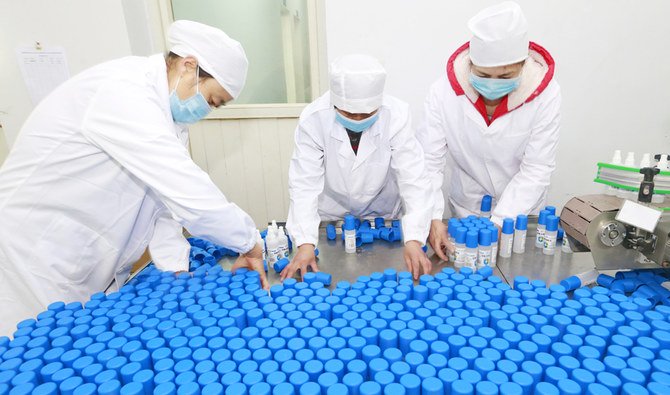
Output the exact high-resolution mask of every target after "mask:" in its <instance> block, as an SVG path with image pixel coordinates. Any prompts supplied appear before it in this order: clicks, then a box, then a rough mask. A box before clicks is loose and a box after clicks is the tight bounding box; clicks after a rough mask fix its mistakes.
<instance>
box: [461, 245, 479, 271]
mask: <svg viewBox="0 0 670 395" xmlns="http://www.w3.org/2000/svg"><path fill="white" fill-rule="evenodd" d="M463 266H464V267H469V268H471V269H474V268H476V267H477V251H476V250H475V251H467V250H466V251H465V262H464V264H463Z"/></svg>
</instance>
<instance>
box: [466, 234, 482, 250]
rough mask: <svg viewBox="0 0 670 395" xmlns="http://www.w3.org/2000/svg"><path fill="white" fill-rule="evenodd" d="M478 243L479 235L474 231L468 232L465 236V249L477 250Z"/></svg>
mask: <svg viewBox="0 0 670 395" xmlns="http://www.w3.org/2000/svg"><path fill="white" fill-rule="evenodd" d="M478 243H479V233H477V232H476V231H468V233H466V235H465V246H466V247H467V248H477V245H478Z"/></svg>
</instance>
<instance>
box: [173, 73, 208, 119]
mask: <svg viewBox="0 0 670 395" xmlns="http://www.w3.org/2000/svg"><path fill="white" fill-rule="evenodd" d="M199 71H200V68H199V67H198V68H197V71H196V77H195V78H196V81H199V80H200V78H199V77H200V73H199ZM179 81H181V76H179V79H177V84H176V85H175V87H174V89H173V90H172V93H171V94H170V111H172V119H174V121H175V122H177V123H185V124H192V123H196V122H198V121H199V120H201V119H203V118H204V117H206V116H207V114H209V113H210V111H212V107H210V106H209V103H207V99H205V96H203V95H202V93H200V89H199V87H200V84H199V83H196V86H195V95H193V96H191V97H189V98H187V99H184V100H182V99H180V98H179V96H177V87H178V86H179Z"/></svg>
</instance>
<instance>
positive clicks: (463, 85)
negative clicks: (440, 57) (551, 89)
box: [447, 42, 555, 124]
mask: <svg viewBox="0 0 670 395" xmlns="http://www.w3.org/2000/svg"><path fill="white" fill-rule="evenodd" d="M528 51H529V57H528V59H527V60H526V62H525V63H524V66H523V71H522V73H521V82H520V85H519V87H518V88H517V89H516V90H515V91H514V92H512V93H511V94H509V95H508V96H506V97H505V98H503V102H501V104H500V106H499V109H497V110H496V113H495V114H493V118H492V119H491V120H488V117H487V116H486V109H485V106H484V103H483V102H482V101H481V100H480V97H479V93H477V91H475V89H474V88H473V87H472V85H471V84H470V67H471V63H470V55H469V43H465V44H463V45H462V46H461V47H460V48H458V49H457V50H456V52H454V53H453V54H452V55H451V57H450V58H449V61H448V62H447V78H448V79H449V83H450V84H451V87H452V89H453V90H454V92H455V93H456V95H464V96H465V97H467V98H468V100H469V101H470V102H472V103H473V104H474V105H475V107H476V109H477V111H478V112H479V113H480V114H481V115H482V116H483V117H484V120H485V122H486V123H487V124H490V123H491V122H493V121H494V120H495V119H496V118H499V117H501V116H503V115H505V114H506V113H508V112H511V111H513V110H515V109H517V108H519V107H521V106H522V105H523V104H524V103H528V102H530V101H532V100H533V99H535V98H536V97H537V96H539V95H540V94H541V93H542V92H544V90H545V89H546V88H547V86H548V85H549V82H551V80H552V79H553V76H554V68H555V63H554V59H553V58H552V57H551V55H550V54H549V52H548V51H547V50H546V49H544V48H543V47H541V46H540V45H538V44H536V43H534V42H531V43H530V45H529V48H528Z"/></svg>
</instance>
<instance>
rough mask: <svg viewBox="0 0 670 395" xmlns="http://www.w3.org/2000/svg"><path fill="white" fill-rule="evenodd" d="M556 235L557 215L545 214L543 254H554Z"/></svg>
mask: <svg viewBox="0 0 670 395" xmlns="http://www.w3.org/2000/svg"><path fill="white" fill-rule="evenodd" d="M557 236H558V217H557V216H555V215H549V216H547V232H546V234H545V236H544V247H543V248H542V253H543V254H544V255H554V252H556V238H557Z"/></svg>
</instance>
